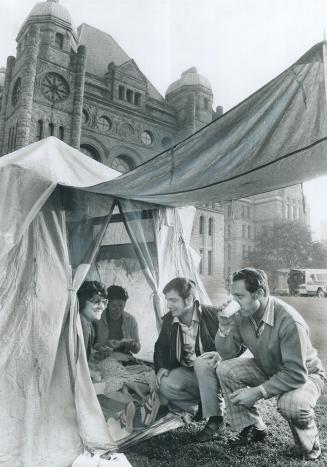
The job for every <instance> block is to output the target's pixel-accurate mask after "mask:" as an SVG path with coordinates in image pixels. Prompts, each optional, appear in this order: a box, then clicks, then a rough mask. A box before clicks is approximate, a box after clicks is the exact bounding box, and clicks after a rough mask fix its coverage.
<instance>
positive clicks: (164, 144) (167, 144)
mask: <svg viewBox="0 0 327 467" xmlns="http://www.w3.org/2000/svg"><path fill="white" fill-rule="evenodd" d="M161 145H162V147H163V148H164V149H168V148H170V146H171V145H172V143H171V139H170V138H168V136H165V137H164V138H162V141H161Z"/></svg>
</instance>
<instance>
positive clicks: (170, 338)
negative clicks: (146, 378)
mask: <svg viewBox="0 0 327 467" xmlns="http://www.w3.org/2000/svg"><path fill="white" fill-rule="evenodd" d="M193 286H194V283H193V282H192V281H189V280H187V279H185V278H182V277H177V278H175V279H173V280H172V281H170V282H169V283H168V284H167V285H166V286H165V288H164V290H163V292H164V294H165V297H166V300H167V304H168V309H169V312H168V313H167V314H166V315H165V316H164V318H163V325H162V330H161V332H160V335H159V337H158V340H157V342H156V344H155V350H154V367H155V371H156V374H157V377H156V387H157V389H158V390H159V393H160V395H161V397H162V398H163V399H164V400H167V401H168V403H169V405H170V406H177V407H178V408H181V409H183V410H186V411H188V412H191V413H192V412H193V413H194V410H195V407H196V405H197V403H198V402H201V404H202V413H203V417H204V418H208V422H207V424H206V426H205V428H204V430H203V431H202V432H201V433H199V435H198V436H197V439H198V441H208V440H209V439H210V438H211V437H212V436H213V435H214V434H216V433H217V432H221V431H222V429H223V399H222V397H221V392H220V388H219V383H218V379H217V377H216V374H215V371H213V369H212V367H211V365H210V362H209V360H207V359H205V358H202V357H201V355H202V354H203V353H204V352H211V351H213V350H215V344H214V339H215V335H216V332H217V329H218V318H217V311H218V310H217V308H215V307H210V306H203V305H200V304H199V302H198V301H197V300H196V299H195V297H194V287H193Z"/></svg>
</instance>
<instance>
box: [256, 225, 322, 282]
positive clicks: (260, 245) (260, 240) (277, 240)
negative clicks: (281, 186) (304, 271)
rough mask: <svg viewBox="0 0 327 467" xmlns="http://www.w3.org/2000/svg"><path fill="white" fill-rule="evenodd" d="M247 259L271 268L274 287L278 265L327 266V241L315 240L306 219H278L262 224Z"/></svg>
mask: <svg viewBox="0 0 327 467" xmlns="http://www.w3.org/2000/svg"><path fill="white" fill-rule="evenodd" d="M247 259H248V261H249V263H250V265H251V266H253V267H255V268H259V269H264V270H265V271H266V272H267V274H268V277H269V280H270V283H271V286H272V288H274V285H275V284H276V280H277V270H278V269H297V268H327V245H326V244H325V243H321V242H313V241H312V239H311V232H310V230H309V228H308V227H307V226H306V225H304V224H303V223H302V222H299V221H292V222H290V221H282V222H275V223H273V224H270V225H265V226H263V227H262V229H261V232H259V233H258V234H257V235H256V242H255V247H254V249H253V251H252V252H251V253H250V254H249V255H248V258H247Z"/></svg>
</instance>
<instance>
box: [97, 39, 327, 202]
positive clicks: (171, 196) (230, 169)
mask: <svg viewBox="0 0 327 467" xmlns="http://www.w3.org/2000/svg"><path fill="white" fill-rule="evenodd" d="M326 47H327V42H322V43H319V44H317V45H316V46H314V47H313V48H312V49H311V50H309V51H308V52H307V53H306V54H305V55H304V56H303V57H301V58H300V59H299V60H298V61H297V62H296V63H294V64H293V65H292V66H290V67H289V68H288V69H287V70H285V71H284V72H283V73H281V74H280V75H279V76H277V78H275V79H273V80H272V81H271V82H269V83H268V84H267V85H265V86H264V87H263V88H261V89H259V90H258V91H257V92H255V93H254V94H253V95H251V96H250V97H248V98H247V99H246V100H244V101H243V102H242V103H240V104H239V105H237V106H236V107H234V108H233V109H231V110H230V111H229V112H227V113H226V114H224V115H222V116H221V117H220V118H219V119H217V120H215V121H213V122H212V123H210V124H209V125H207V126H206V127H204V128H202V129H201V130H199V131H198V132H197V133H195V134H194V135H192V136H191V137H189V138H188V139H186V140H184V141H182V142H181V143H178V144H176V146H174V147H173V148H172V149H170V150H168V151H165V152H164V153H161V154H159V155H158V156H155V157H154V158H153V159H152V160H150V161H148V162H146V163H144V164H143V165H141V166H138V167H137V168H136V169H134V170H133V171H131V172H128V173H127V174H124V175H123V176H122V177H119V179H116V180H113V181H112V182H111V183H110V185H107V184H105V185H102V186H101V185H100V186H97V187H95V190H96V191H97V192H98V193H112V194H113V193H114V194H115V195H116V196H120V197H122V198H124V197H126V196H127V197H128V198H129V199H136V200H141V201H147V202H151V203H158V204H163V205H171V206H184V205H190V204H195V203H208V202H212V201H223V200H230V199H237V198H241V197H247V196H250V195H254V194H257V193H262V192H266V191H272V190H276V189H279V188H283V187H285V186H290V185H295V184H298V183H301V182H304V181H306V180H309V179H312V178H314V177H317V176H319V175H321V174H323V173H326V171H327V158H326V149H327V120H326V117H327V114H326V111H327V108H326V83H327V72H326V57H327V54H326ZM125 186H128V194H126V192H125V193H124V187H125Z"/></svg>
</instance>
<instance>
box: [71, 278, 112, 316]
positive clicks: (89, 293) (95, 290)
mask: <svg viewBox="0 0 327 467" xmlns="http://www.w3.org/2000/svg"><path fill="white" fill-rule="evenodd" d="M94 295H99V296H100V297H103V298H107V294H106V288H105V286H104V285H103V284H101V282H98V281H85V282H83V284H82V285H81V287H80V288H79V290H78V291H77V297H78V301H79V309H80V310H81V309H82V308H84V306H85V302H86V301H87V300H89V299H90V298H92V297H93V296H94Z"/></svg>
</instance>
